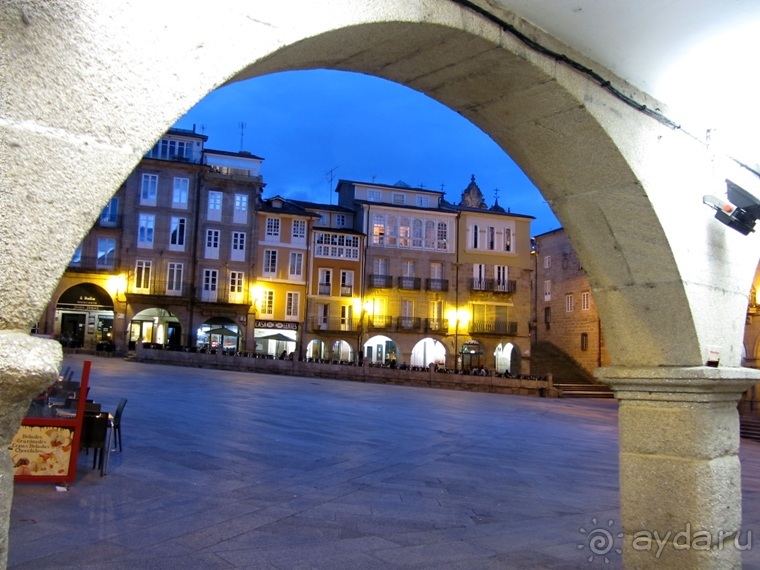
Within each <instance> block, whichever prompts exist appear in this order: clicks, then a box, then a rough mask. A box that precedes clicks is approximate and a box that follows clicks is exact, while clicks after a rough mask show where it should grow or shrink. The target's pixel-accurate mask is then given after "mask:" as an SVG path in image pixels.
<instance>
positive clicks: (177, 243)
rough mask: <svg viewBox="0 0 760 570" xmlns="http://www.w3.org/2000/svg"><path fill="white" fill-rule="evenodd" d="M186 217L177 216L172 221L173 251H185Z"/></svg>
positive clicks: (171, 245)
mask: <svg viewBox="0 0 760 570" xmlns="http://www.w3.org/2000/svg"><path fill="white" fill-rule="evenodd" d="M186 226H187V219H186V218H175V217H173V216H172V219H171V221H170V226H169V229H170V233H169V249H170V250H171V251H185V227H186Z"/></svg>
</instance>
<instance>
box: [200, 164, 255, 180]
mask: <svg viewBox="0 0 760 570" xmlns="http://www.w3.org/2000/svg"><path fill="white" fill-rule="evenodd" d="M255 172H256V171H255V170H248V169H245V168H232V167H229V166H210V167H209V171H208V173H207V177H208V178H210V179H214V178H217V179H219V178H233V179H238V180H249V181H260V180H261V175H259V174H254V173H255Z"/></svg>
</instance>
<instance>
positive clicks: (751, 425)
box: [739, 413, 760, 441]
mask: <svg viewBox="0 0 760 570" xmlns="http://www.w3.org/2000/svg"><path fill="white" fill-rule="evenodd" d="M739 435H740V437H743V438H744V439H751V440H753V441H760V416H758V415H757V414H746V413H745V414H741V413H740V414H739Z"/></svg>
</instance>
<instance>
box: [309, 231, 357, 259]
mask: <svg viewBox="0 0 760 570" xmlns="http://www.w3.org/2000/svg"><path fill="white" fill-rule="evenodd" d="M315 242H316V245H315V248H314V257H332V258H338V259H359V237H358V236H347V235H343V234H337V233H326V232H317V234H316V238H315Z"/></svg>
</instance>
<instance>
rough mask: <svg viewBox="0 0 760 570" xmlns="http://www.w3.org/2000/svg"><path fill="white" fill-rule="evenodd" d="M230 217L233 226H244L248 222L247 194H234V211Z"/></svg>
mask: <svg viewBox="0 0 760 570" xmlns="http://www.w3.org/2000/svg"><path fill="white" fill-rule="evenodd" d="M232 216H233V217H232V223H234V224H245V223H247V222H248V195H247V194H235V211H234V213H233V215H232Z"/></svg>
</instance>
